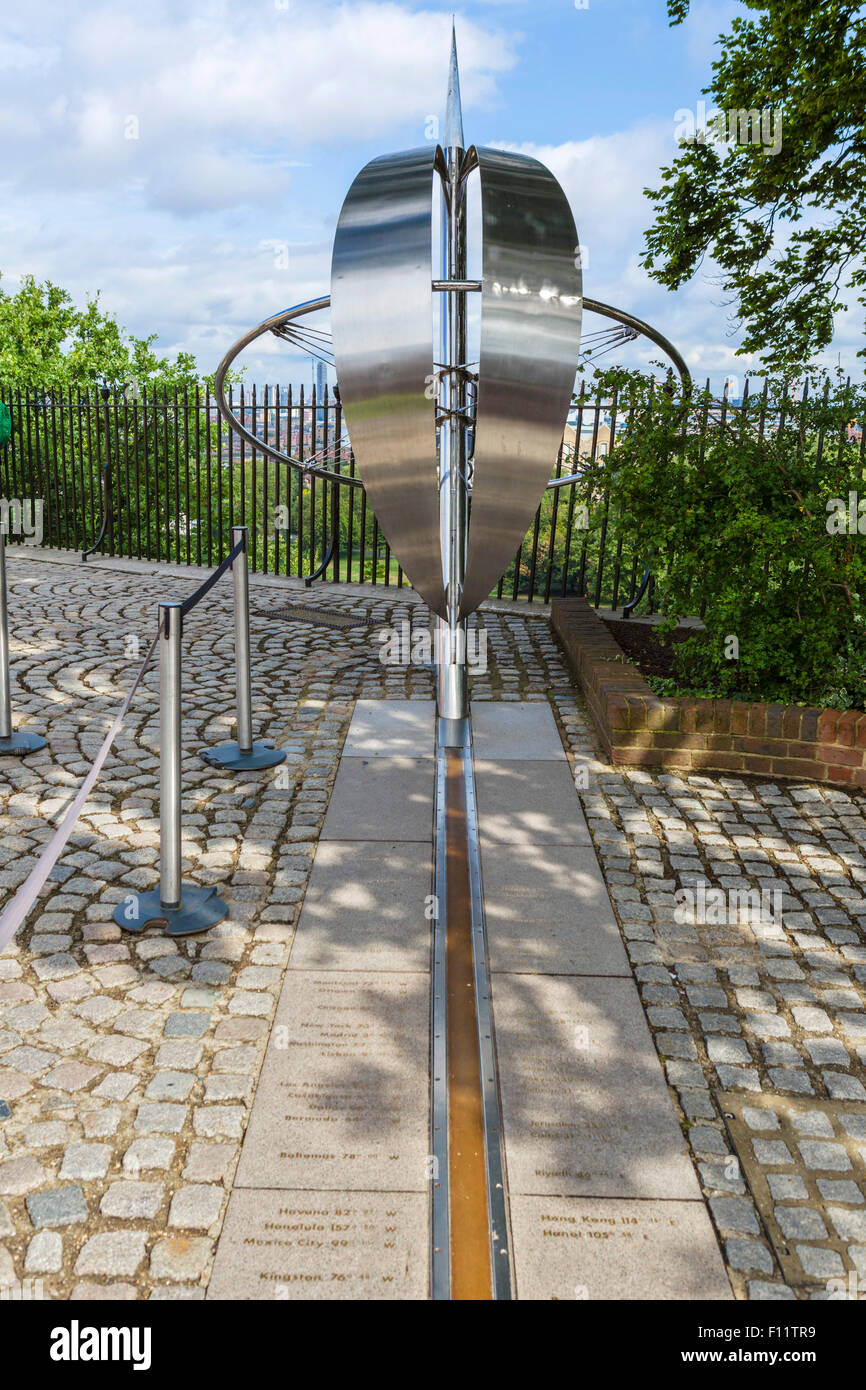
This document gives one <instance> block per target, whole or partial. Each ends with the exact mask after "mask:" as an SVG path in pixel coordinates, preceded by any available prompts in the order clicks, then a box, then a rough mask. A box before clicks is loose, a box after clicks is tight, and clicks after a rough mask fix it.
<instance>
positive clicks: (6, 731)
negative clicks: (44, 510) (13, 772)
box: [0, 529, 45, 757]
mask: <svg viewBox="0 0 866 1390" xmlns="http://www.w3.org/2000/svg"><path fill="white" fill-rule="evenodd" d="M44 747H45V739H44V738H42V737H41V735H40V734H31V733H29V732H28V731H27V730H26V729H19V730H18V731H17V733H16V732H15V731H14V730H13V728H12V695H11V686H10V680H9V608H8V602H7V593H6V532H5V530H3V529H0V757H2V756H3V755H8V754H12V755H13V756H17V757H22V756H23V755H24V754H25V753H35V752H37V751H38V749H40V748H44Z"/></svg>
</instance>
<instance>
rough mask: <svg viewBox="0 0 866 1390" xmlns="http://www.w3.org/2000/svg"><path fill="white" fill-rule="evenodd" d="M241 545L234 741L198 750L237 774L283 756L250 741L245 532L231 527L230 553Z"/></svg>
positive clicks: (235, 568)
mask: <svg viewBox="0 0 866 1390" xmlns="http://www.w3.org/2000/svg"><path fill="white" fill-rule="evenodd" d="M241 542H243V549H242V550H241V551H239V553H238V554H237V555H236V556H235V558H234V559H233V560H232V586H233V591H234V631H235V689H236V714H237V739H232V740H231V741H230V742H228V743H220V744H218V746H217V747H216V748H200V749H199V754H200V756H201V757H202V758H204V760H205V762H208V763H212V764H213V765H214V766H215V767H224V768H231V769H233V770H237V771H239V772H257V771H259V770H260V769H261V768H265V767H276V765H277V763H282V762H285V758H286V755H285V753H284V752H282V750H281V749H279V748H274V745H273V742H272V741H271V740H270V739H264V740H259V741H258V742H254V741H253V716H252V681H251V675H250V670H251V662H250V587H249V573H248V570H247V558H248V554H249V528H248V527H246V526H233V527H232V550H234V548H235V546H236V545H239V544H240V543H241Z"/></svg>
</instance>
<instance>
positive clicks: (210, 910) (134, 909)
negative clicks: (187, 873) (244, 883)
mask: <svg viewBox="0 0 866 1390" xmlns="http://www.w3.org/2000/svg"><path fill="white" fill-rule="evenodd" d="M130 896H131V897H134V898H135V904H134V906H133V904H132V903H130V902H129V900H127V901H126V902H122V903H118V905H117V907H116V908H115V909H114V914H113V915H114V920H115V922H116V923H117V925H118V926H119V927H122V928H123V930H124V931H131V932H140V931H144V929H145V927H147V926H150V923H151V922H165V930H166V934H167V935H168V936H191V935H192V934H193V932H200V931H207V930H208V928H209V927H215V926H216V924H217V922H221V921H222V919H223V918H224V917H225V916H226V915H227V913H228V907H227V906H226V904H225V903H224V902H223V900H222V898H218V897H217V896H216V888H215V887H213V886H212V887H210V888H196V887H194V886H193V885H192V884H191V883H185V884H184V885H183V887H182V888H181V895H180V904H179V906H178V907H163V906H162V904H161V903H160V900H159V889H158V888H153V889H151V891H150V892H149V893H135V894H131V895H130ZM127 914H131V915H127Z"/></svg>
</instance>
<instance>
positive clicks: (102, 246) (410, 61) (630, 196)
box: [0, 0, 861, 387]
mask: <svg viewBox="0 0 866 1390" xmlns="http://www.w3.org/2000/svg"><path fill="white" fill-rule="evenodd" d="M452 8H453V7H452V4H450V3H449V4H438V3H436V0H425V3H422V4H413V3H401V0H383V2H382V3H379V2H378V0H360V2H359V3H339V2H338V0H316V3H314V4H309V3H302V0H232V3H230V4H229V3H224V2H223V0H171V3H168V0H154V3H152V4H149V5H148V6H142V5H140V4H138V3H124V0H121V3H117V2H116V0H115V3H111V4H100V3H99V0H92V2H91V3H88V4H87V5H86V6H75V5H73V6H70V5H68V3H61V0H35V3H34V5H33V6H32V7H31V8H30V9H29V10H23V9H22V10H21V11H20V13H19V15H18V16H17V17H14V18H12V19H10V18H7V19H6V21H5V25H4V29H3V31H2V33H0V135H2V137H3V150H4V157H3V161H2V165H0V271H2V274H3V286H4V288H5V289H6V290H7V291H9V290H11V289H14V288H15V285H16V282H17V280H18V278H19V277H20V276H21V275H22V274H25V273H31V274H33V275H35V276H36V277H37V278H38V279H44V278H50V279H52V280H54V281H55V282H57V283H59V284H61V285H63V286H64V287H66V288H67V289H69V290H70V291H71V292H72V294H73V295H74V296H75V297H76V298H77V299H81V298H83V296H84V294H85V293H88V292H94V291H96V290H100V291H101V294H102V299H103V303H104V305H105V307H106V308H108V309H110V310H112V311H113V312H115V313H117V315H118V317H119V318H120V321H121V322H122V323H123V324H124V325H125V326H126V327H127V328H128V329H129V330H130V331H132V332H134V333H136V334H141V335H145V334H148V333H153V332H155V333H157V334H158V335H159V342H158V346H159V348H160V349H162V350H163V351H166V352H172V353H173V352H175V351H176V350H178V349H179V348H186V349H189V350H190V351H192V352H194V353H195V355H196V357H197V359H198V361H199V364H200V366H201V368H202V370H203V371H210V370H213V368H214V367H215V366H216V364H217V362H218V361H219V358H220V357H221V356H222V353H223V351H224V350H225V348H226V347H227V346H228V345H229V344H230V343H231V342H232V341H233V340H234V339H235V338H236V337H238V336H239V335H240V334H241V333H242V332H243V331H244V330H245V329H246V328H248V327H250V326H251V325H252V324H254V323H256V322H259V321H260V320H262V319H263V318H265V317H267V316H268V315H269V314H271V313H273V312H275V311H276V310H278V309H281V308H284V307H287V306H288V305H290V304H292V303H297V302H300V301H302V300H305V299H308V298H312V297H313V296H315V295H317V294H320V293H326V292H327V286H328V276H329V263H330V246H331V240H332V237H333V231H334V226H335V223H336V219H337V216H338V213H339V209H340V205H341V203H342V199H343V196H344V194H345V192H346V189H347V188H348V186H349V184H350V182H351V180H352V179H353V177H354V175H355V174H356V173H357V171H358V169H359V168H360V167H361V166H362V165H363V164H364V163H365V162H366V161H367V160H368V159H370V158H372V157H373V156H374V155H376V154H381V153H384V152H386V151H388V150H396V149H404V148H409V147H411V146H415V145H420V144H422V143H424V139H425V125H426V121H427V119H428V117H429V116H431V115H434V114H438V115H442V114H444V113H443V111H442V107H443V105H444V96H445V82H446V76H447V66H448V50H449V33H450V23H451V13H452ZM692 9H693V13H692V16H691V17H690V19H689V20H688V22H687V23H686V24H684V25H682V26H680V27H678V28H675V29H670V28H669V26H668V23H667V14H666V6H665V4H664V0H589V5H588V7H587V8H580V9H578V8H577V7H576V5H575V3H574V0H540V3H534V4H533V3H528V2H525V0H511V2H510V3H509V2H508V0H469V2H468V3H464V4H462V5H460V6H458V7H457V9H456V16H457V32H458V43H459V48H460V62H461V76H462V84H463V104H464V123H465V131H466V136H467V141H469V142H476V143H480V144H494V143H500V144H504V145H508V146H511V147H513V148H517V149H523V150H526V151H527V152H528V153H532V154H534V155H536V157H538V158H540V159H542V160H543V161H544V162H545V163H547V164H548V165H549V166H550V167H551V168H552V169H553V171H554V172H555V173H556V174H557V176H558V177H559V178H560V181H561V182H562V184H563V186H564V187H565V189H566V192H567V193H568V195H569V198H570V199H571V203H572V207H573V209H574V213H575V218H576V222H577V227H578V232H579V234H580V237H581V241H582V243H583V244H584V245H585V246H586V248H587V250H588V261H589V265H588V268H587V269H586V271H585V287H586V292H587V294H589V295H591V296H592V297H594V298H597V299H601V300H605V301H607V302H609V303H614V304H618V305H620V306H622V307H624V308H628V309H630V310H631V311H632V312H634V313H637V314H639V315H640V316H642V317H644V318H647V319H649V320H650V321H652V322H653V323H655V324H657V326H658V327H660V328H661V329H662V330H663V331H664V332H666V333H667V334H668V336H670V337H671V338H672V339H673V340H674V342H676V343H677V345H678V346H679V347H680V349H681V350H682V351H683V353H684V355H685V356H686V358H687V360H688V362H689V365H690V366H691V368H692V370H693V372H694V373H695V374H696V375H697V376H699V377H701V376H705V375H710V376H711V378H712V379H713V382H714V384H715V385H716V386H719V387H720V386H721V383H722V382H723V380H724V378H725V376H726V375H727V374H728V373H731V374H733V375H734V376H736V377H738V378H739V380H741V379H742V376H743V373H744V371H745V370H746V364H745V363H744V362H743V359H740V358H736V357H735V356H734V348H735V346H736V341H737V338H736V333H733V332H732V326H731V324H730V321H729V310H728V309H727V308H726V307H725V306H724V305H723V303H722V295H721V291H720V290H719V288H718V286H717V285H716V284H715V283H714V281H713V276H712V267H711V266H708V267H705V268H704V270H703V272H702V273H701V274H700V275H699V276H698V277H696V278H695V280H694V281H692V282H691V283H690V284H689V285H688V286H687V287H685V288H684V289H683V290H681V291H679V292H677V293H676V294H670V293H668V292H667V291H666V290H664V289H662V288H660V287H659V286H657V285H654V284H653V283H652V282H651V281H650V280H649V279H648V277H647V275H646V273H645V272H644V271H643V270H642V269H641V268H640V265H639V257H640V252H641V247H642V242H643V232H644V230H645V228H646V227H647V226H648V225H649V223H650V221H651V213H650V208H649V205H648V203H647V202H646V200H645V198H644V197H643V194H642V189H643V188H644V186H646V185H650V186H652V185H653V184H654V183H655V182H656V181H657V177H658V170H659V167H660V165H662V164H664V163H666V162H669V161H670V160H671V159H672V158H673V157H674V155H675V153H676V142H675V136H674V130H675V112H676V111H677V110H678V109H692V110H693V109H695V108H696V105H697V102H698V101H699V100H700V97H701V88H702V87H703V86H704V85H705V84H706V82H707V80H708V77H709V71H710V63H711V61H712V56H713V45H714V40H715V38H716V36H717V34H718V33H719V31H720V30H722V29H724V28H726V27H727V26H728V24H729V22H730V19H731V17H732V16H733V14H735V13H736V12H737V11H738V10H741V9H742V6H741V5H740V4H739V0H694V3H693V7H692ZM602 326H603V325H602V324H601V323H600V322H599V321H598V320H595V321H589V320H588V321H587V328H588V329H592V328H598V327H602ZM860 332H861V329H860V324H859V316H858V315H857V314H854V313H851V314H849V315H847V316H844V317H843V318H842V319H841V320H840V323H839V332H838V341H837V343H836V344H835V345H834V348H836V349H838V350H839V352H840V353H841V355H842V361H843V363H845V364H846V365H849V366H851V367H854V366H855V365H856V364H855V361H854V354H855V352H856V349H857V346H859V336H860ZM608 360H611V359H608ZM623 360H632V361H636V362H638V361H643V362H646V361H647V360H648V357H647V354H646V352H643V353H642V354H641V353H638V354H636V355H635V354H634V353H632V356H631V358H630V359H629V358H625V357H623ZM833 360H835V356H834V358H833ZM245 362H246V364H247V365H248V368H249V370H248V373H247V376H248V379H249V380H256V381H262V380H266V379H267V380H271V381H275V380H280V381H287V380H289V379H290V378H293V379H295V380H299V379H301V375H302V369H301V366H300V363H299V362H298V361H297V360H292V358H291V356H290V355H289V353H288V350H287V348H286V347H285V345H284V344H280V343H278V342H277V341H276V340H274V339H269V340H268V341H267V343H265V344H263V346H262V347H260V348H258V347H257V348H256V349H253V350H251V352H250V353H249V354H248V355H247V357H246V358H245ZM306 375H308V373H307V374H306Z"/></svg>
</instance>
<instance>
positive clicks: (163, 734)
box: [114, 602, 228, 936]
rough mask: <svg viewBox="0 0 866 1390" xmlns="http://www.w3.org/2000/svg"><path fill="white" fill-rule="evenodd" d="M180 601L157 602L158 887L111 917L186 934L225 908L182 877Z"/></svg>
mask: <svg viewBox="0 0 866 1390" xmlns="http://www.w3.org/2000/svg"><path fill="white" fill-rule="evenodd" d="M184 606H185V605H184V604H183V603H180V602H173V603H161V604H160V605H159V753H160V757H159V887H158V888H153V889H151V891H150V892H149V893H132V894H130V895H129V896H128V897H127V898H125V899H124V900H123V902H122V903H119V904H118V906H117V907H116V908H115V911H114V920H115V922H116V923H117V925H118V926H119V927H122V928H123V929H124V931H133V932H139V931H143V930H144V928H145V927H146V926H147V925H148V924H149V923H150V922H154V921H163V922H165V923H166V930H167V932H168V934H169V936H188V935H189V934H190V933H191V932H200V931H206V930H207V928H208V927H213V926H215V925H216V923H217V922H221V921H222V919H223V917H225V915H226V913H227V912H228V907H227V906H226V904H225V903H224V902H223V900H222V898H218V897H217V896H216V888H215V887H213V886H211V887H208V888H198V887H196V886H194V885H193V884H189V883H183V882H182V879H181V864H182V860H181V822H180V810H181V807H180V797H181V753H182V738H181V638H182V636H183V614H184Z"/></svg>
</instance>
